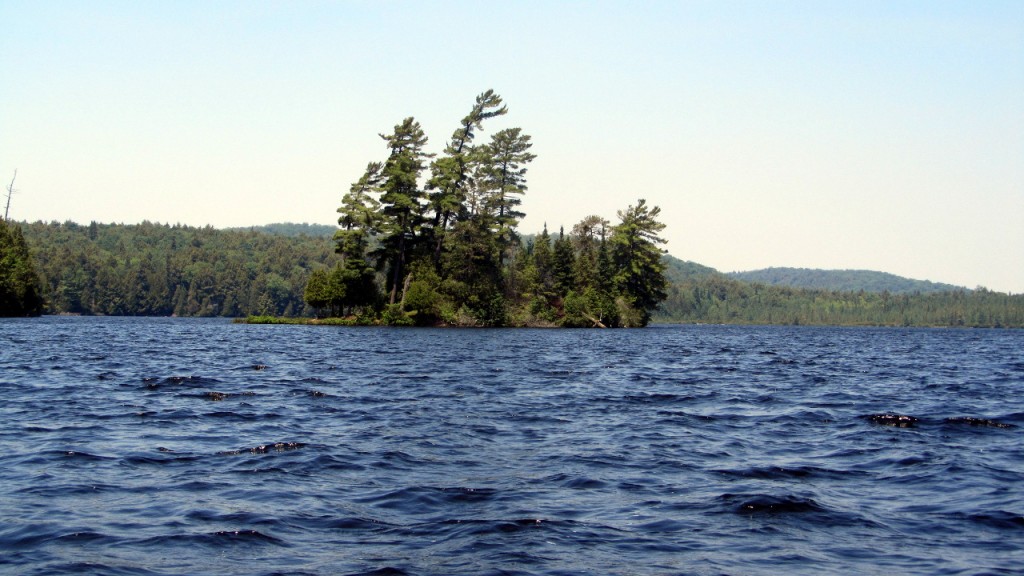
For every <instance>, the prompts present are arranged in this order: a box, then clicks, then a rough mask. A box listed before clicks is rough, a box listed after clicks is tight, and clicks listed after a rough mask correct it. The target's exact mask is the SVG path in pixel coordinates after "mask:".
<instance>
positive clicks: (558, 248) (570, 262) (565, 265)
mask: <svg viewBox="0 0 1024 576" xmlns="http://www.w3.org/2000/svg"><path fill="white" fill-rule="evenodd" d="M575 269H576V253H575V251H574V250H573V247H572V241H570V240H569V238H567V237H566V236H565V229H564V228H560V229H559V230H558V238H556V239H555V248H554V254H553V257H552V262H551V276H552V280H553V281H554V286H555V290H557V291H558V293H559V294H560V295H563V296H564V295H565V294H568V293H569V291H570V290H572V289H573V288H574V287H575V279H574V274H573V272H574V271H575Z"/></svg>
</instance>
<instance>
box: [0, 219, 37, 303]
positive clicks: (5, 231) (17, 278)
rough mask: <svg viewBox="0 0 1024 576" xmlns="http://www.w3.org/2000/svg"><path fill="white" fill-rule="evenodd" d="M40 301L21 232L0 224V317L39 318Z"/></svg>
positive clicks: (28, 254) (33, 272)
mask: <svg viewBox="0 0 1024 576" xmlns="http://www.w3.org/2000/svg"><path fill="white" fill-rule="evenodd" d="M42 312H43V297H42V292H41V287H40V282H39V276H38V275H37V274H36V270H35V265H34V264H33V262H32V255H31V254H30V253H29V250H28V245H27V244H26V243H25V237H24V236H23V235H22V232H21V228H20V227H19V226H16V225H12V224H9V223H8V222H7V221H6V220H0V316H38V315H40V314H42Z"/></svg>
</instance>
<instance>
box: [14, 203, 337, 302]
mask: <svg viewBox="0 0 1024 576" xmlns="http://www.w3.org/2000/svg"><path fill="white" fill-rule="evenodd" d="M23 229H24V233H25V238H26V240H28V243H29V245H30V246H31V247H32V252H33V257H34V259H35V261H36V265H37V269H38V271H39V275H40V277H41V279H42V294H43V295H44V296H45V298H46V301H47V308H46V311H47V312H49V313H53V314H57V313H71V314H104V315H130V316H171V315H177V316H228V317H241V316H247V315H249V314H259V313H267V314H271V315H283V314H286V313H287V314H293V315H296V316H308V315H311V314H312V313H313V307H312V306H307V305H306V303H305V302H304V299H303V297H304V291H305V287H306V284H307V280H308V278H309V276H310V273H311V272H312V270H313V269H316V268H323V267H324V266H325V265H326V266H328V267H333V266H334V265H335V264H336V263H337V262H338V258H337V256H335V255H334V253H333V250H332V249H331V245H330V244H329V243H328V242H325V239H324V237H323V236H322V235H321V236H310V235H305V234H300V235H295V236H278V235H273V234H267V233H265V232H260V231H256V230H251V229H236V230H215V229H213V228H210V227H204V228H194V227H189V226H181V225H175V226H171V225H167V224H153V223H150V222H143V223H142V224H138V225H122V224H98V223H96V222H93V223H91V224H89V225H88V226H81V225H79V224H75V223H73V222H65V223H63V224H60V223H56V222H52V223H49V224H47V223H43V222H36V223H32V224H25V225H23Z"/></svg>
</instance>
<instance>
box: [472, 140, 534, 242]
mask: <svg viewBox="0 0 1024 576" xmlns="http://www.w3.org/2000/svg"><path fill="white" fill-rule="evenodd" d="M532 146H533V144H532V143H531V142H530V137H529V136H527V135H526V134H523V133H522V130H520V129H519V128H509V129H507V130H502V131H500V132H498V133H496V134H495V135H494V136H492V137H491V142H490V143H489V144H487V145H486V146H484V147H483V149H482V150H481V163H482V169H481V172H482V174H483V176H484V179H485V183H484V189H485V190H486V191H487V192H486V193H487V201H486V206H487V211H488V212H489V213H490V214H492V215H493V218H494V225H495V232H496V233H497V235H498V238H499V242H500V243H501V245H502V246H503V247H507V246H510V245H511V244H512V243H513V241H514V240H515V239H516V238H515V229H516V227H517V226H518V225H519V220H520V219H521V218H522V217H523V216H525V214H523V213H522V212H520V211H519V206H520V205H521V204H522V198H521V196H522V195H523V194H525V193H526V170H527V168H526V165H527V164H529V163H530V162H532V161H533V160H534V158H536V157H537V156H536V155H535V154H531V153H530V152H529V150H530V147H532Z"/></svg>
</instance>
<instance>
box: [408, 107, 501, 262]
mask: <svg viewBox="0 0 1024 576" xmlns="http://www.w3.org/2000/svg"><path fill="white" fill-rule="evenodd" d="M507 112H508V108H507V107H506V106H504V105H502V101H501V96H499V95H497V94H495V93H494V90H488V91H486V92H484V93H482V94H480V95H479V96H477V97H476V103H475V104H474V105H473V109H472V110H470V112H469V114H468V115H466V117H465V118H463V119H462V122H461V123H460V126H459V128H458V129H456V130H455V132H454V133H453V134H452V138H451V140H449V141H448V145H447V146H445V149H444V155H443V156H442V157H440V158H438V159H437V160H435V161H434V162H433V163H432V164H431V166H430V170H431V178H430V180H429V181H428V182H427V189H428V190H433V191H434V192H432V193H431V194H430V207H431V209H433V210H434V219H433V223H432V226H431V229H432V232H433V234H434V237H435V245H434V261H435V263H436V262H438V261H439V260H440V257H441V249H442V246H443V244H444V237H445V232H446V231H447V230H448V226H449V225H450V224H451V223H452V221H454V220H457V219H461V218H464V217H465V213H466V188H467V186H469V185H470V184H471V182H470V175H471V174H472V172H473V169H474V167H473V164H474V163H475V162H476V161H477V158H476V154H475V147H474V146H473V139H474V138H475V136H476V134H475V130H480V129H482V127H483V121H484V120H487V119H489V118H494V117H496V116H501V115H504V114H505V113H507Z"/></svg>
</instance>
